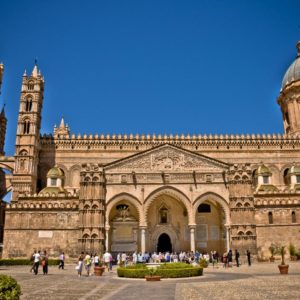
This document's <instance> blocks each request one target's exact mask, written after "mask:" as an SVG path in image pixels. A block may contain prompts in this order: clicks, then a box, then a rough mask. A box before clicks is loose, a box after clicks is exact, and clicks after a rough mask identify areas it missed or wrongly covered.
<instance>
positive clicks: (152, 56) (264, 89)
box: [0, 0, 300, 154]
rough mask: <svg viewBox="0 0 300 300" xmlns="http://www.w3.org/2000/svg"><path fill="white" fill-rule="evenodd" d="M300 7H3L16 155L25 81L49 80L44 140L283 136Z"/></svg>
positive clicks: (10, 139)
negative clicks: (38, 76) (61, 129)
mask: <svg viewBox="0 0 300 300" xmlns="http://www.w3.org/2000/svg"><path fill="white" fill-rule="evenodd" d="M299 12H300V1H297V0H295V1H292V0H286V1H274V0H273V1H267V0H264V1H254V0H252V1H250V0H249V1H243V0H241V1H240V0H236V1H229V0H227V1H217V0H209V1H208V0H207V1H141V0H139V1H130V0H128V1H114V0H110V1H91V0H86V1H58V0H54V1H31V0H28V1H16V0H9V1H8V0H7V1H3V0H0V39H1V42H0V61H2V62H3V63H4V64H5V74H4V81H3V87H2V95H1V96H0V104H1V105H2V104H3V102H4V101H5V102H6V114H7V117H8V129H7V138H6V152H7V154H13V153H14V143H15V132H16V123H17V113H18V107H19V95H20V88H21V79H22V74H23V72H24V69H27V71H31V69H32V67H33V64H34V59H35V58H36V57H37V58H38V65H39V68H40V69H41V70H42V73H43V75H44V77H45V98H44V106H43V116H42V133H51V132H52V131H53V125H54V124H55V123H56V124H57V123H59V121H60V118H61V116H62V115H63V116H64V117H65V120H66V122H67V123H68V124H69V125H70V128H71V131H72V132H73V133H75V134H77V133H81V134H84V133H87V134H89V133H94V134H95V133H98V134H101V133H105V134H106V133H110V134H113V133H128V134H130V133H134V134H135V133H150V134H152V133H154V132H155V133H162V134H164V133H167V134H168V133H173V134H176V133H190V134H194V133H196V134H198V133H201V134H204V133H207V134H209V133H213V134H214V133H223V134H226V133H273V132H275V133H278V132H282V131H283V127H282V120H281V113H280V109H279V107H278V105H277V103H276V98H277V96H278V94H279V90H280V85H281V80H282V78H283V75H284V72H285V70H286V69H287V67H288V66H289V65H290V64H291V63H292V61H293V59H294V58H295V57H296V48H295V45H296V42H297V41H298V40H300V16H299Z"/></svg>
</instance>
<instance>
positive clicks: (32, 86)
mask: <svg viewBox="0 0 300 300" xmlns="http://www.w3.org/2000/svg"><path fill="white" fill-rule="evenodd" d="M28 90H30V91H32V90H34V83H33V82H32V81H29V82H28Z"/></svg>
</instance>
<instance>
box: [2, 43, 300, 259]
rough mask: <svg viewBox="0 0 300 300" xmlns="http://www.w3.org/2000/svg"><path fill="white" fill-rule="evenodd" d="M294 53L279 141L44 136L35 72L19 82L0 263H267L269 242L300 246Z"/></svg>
mask: <svg viewBox="0 0 300 300" xmlns="http://www.w3.org/2000/svg"><path fill="white" fill-rule="evenodd" d="M297 48H298V56H297V58H296V60H295V61H294V62H293V63H292V65H291V66H290V67H289V69H288V70H287V72H286V74H285V76H284V79H283V83H282V89H281V91H280V93H279V97H278V99H277V102H278V104H279V105H280V107H281V111H282V117H283V123H284V133H283V134H276V135H273V134H261V135H259V134H258V135H254V134H245V135H227V134H226V135H222V134H220V135H160V134H158V135H138V134H137V135H131V134H130V135H126V134H125V135H80V134H79V135H77V136H75V135H74V134H72V133H71V129H70V127H69V126H68V125H67V124H66V123H65V121H64V119H62V120H61V122H60V125H59V126H57V127H56V126H55V127H54V132H53V133H52V134H47V135H43V136H42V135H40V128H41V119H42V106H43V101H44V78H43V76H42V74H41V73H40V71H39V70H38V67H37V65H35V66H34V68H33V70H32V72H31V74H28V75H27V74H26V73H25V74H24V75H23V80H22V87H21V96H20V109H19V115H18V126H17V133H16V146H15V154H14V156H5V155H4V152H3V143H4V136H5V128H6V121H5V122H4V121H1V120H4V119H3V118H5V116H4V111H3V116H2V119H1V120H0V121H1V122H0V123H1V128H0V129H1V130H0V135H1V142H0V146H1V147H2V149H0V150H1V151H2V153H1V155H2V156H1V158H0V167H1V169H6V170H7V172H5V173H3V174H2V175H3V176H2V177H1V195H2V196H3V195H4V194H5V193H6V192H8V191H12V199H11V201H10V203H7V204H6V207H5V226H4V239H3V244H2V247H3V253H2V256H3V257H28V256H29V254H30V253H31V252H32V250H33V249H46V250H48V253H50V255H53V256H56V255H58V254H59V253H60V251H64V252H65V253H66V254H67V255H69V256H70V257H75V256H77V255H78V253H79V252H80V251H90V252H98V253H99V252H103V251H104V250H105V249H108V250H109V251H111V252H113V253H118V252H123V251H125V252H128V253H130V252H134V251H141V252H146V251H147V252H154V251H181V250H183V251H196V250H198V251H201V252H204V251H211V250H217V251H218V252H219V253H223V252H224V251H227V250H229V249H239V250H240V252H241V253H245V252H246V250H247V249H249V250H250V251H251V252H252V253H253V254H257V255H259V256H266V257H267V256H268V248H269V246H270V245H271V244H272V243H277V244H278V243H279V244H280V245H286V246H288V245H289V244H290V243H291V242H292V243H293V244H294V245H295V246H296V248H300V43H298V45H297ZM2 69H3V68H2ZM2 69H1V70H2ZM0 78H1V79H2V71H1V77H0ZM5 120H6V119H5ZM4 123H5V125H4ZM2 207H4V206H3V203H2ZM2 212H3V217H2V219H4V209H2ZM2 223H4V222H2ZM0 225H1V222H0ZM0 242H1V241H0Z"/></svg>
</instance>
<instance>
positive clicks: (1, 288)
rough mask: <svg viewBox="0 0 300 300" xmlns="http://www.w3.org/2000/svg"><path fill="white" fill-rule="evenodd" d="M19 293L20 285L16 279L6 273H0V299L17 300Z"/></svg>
mask: <svg viewBox="0 0 300 300" xmlns="http://www.w3.org/2000/svg"><path fill="white" fill-rule="evenodd" d="M20 295H21V287H20V285H19V284H18V283H17V281H16V280H15V279H14V278H12V277H10V276H7V275H0V299H1V300H2V299H3V300H4V299H5V300H18V299H20Z"/></svg>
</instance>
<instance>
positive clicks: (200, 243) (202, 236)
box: [193, 192, 231, 251]
mask: <svg viewBox="0 0 300 300" xmlns="http://www.w3.org/2000/svg"><path fill="white" fill-rule="evenodd" d="M193 214H194V216H195V220H196V226H195V230H196V231H195V233H196V241H197V247H198V248H200V250H202V251H203V250H206V251H211V250H217V251H224V250H225V248H226V250H227V251H228V250H229V248H230V243H229V241H230V237H229V234H230V230H229V229H230V223H231V221H230V209H229V205H228V202H227V201H226V200H225V199H224V198H223V197H221V196H220V195H218V194H216V193H213V192H208V193H205V194H203V195H201V196H199V197H197V198H196V199H195V201H194V202H193ZM225 246H226V247H225Z"/></svg>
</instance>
